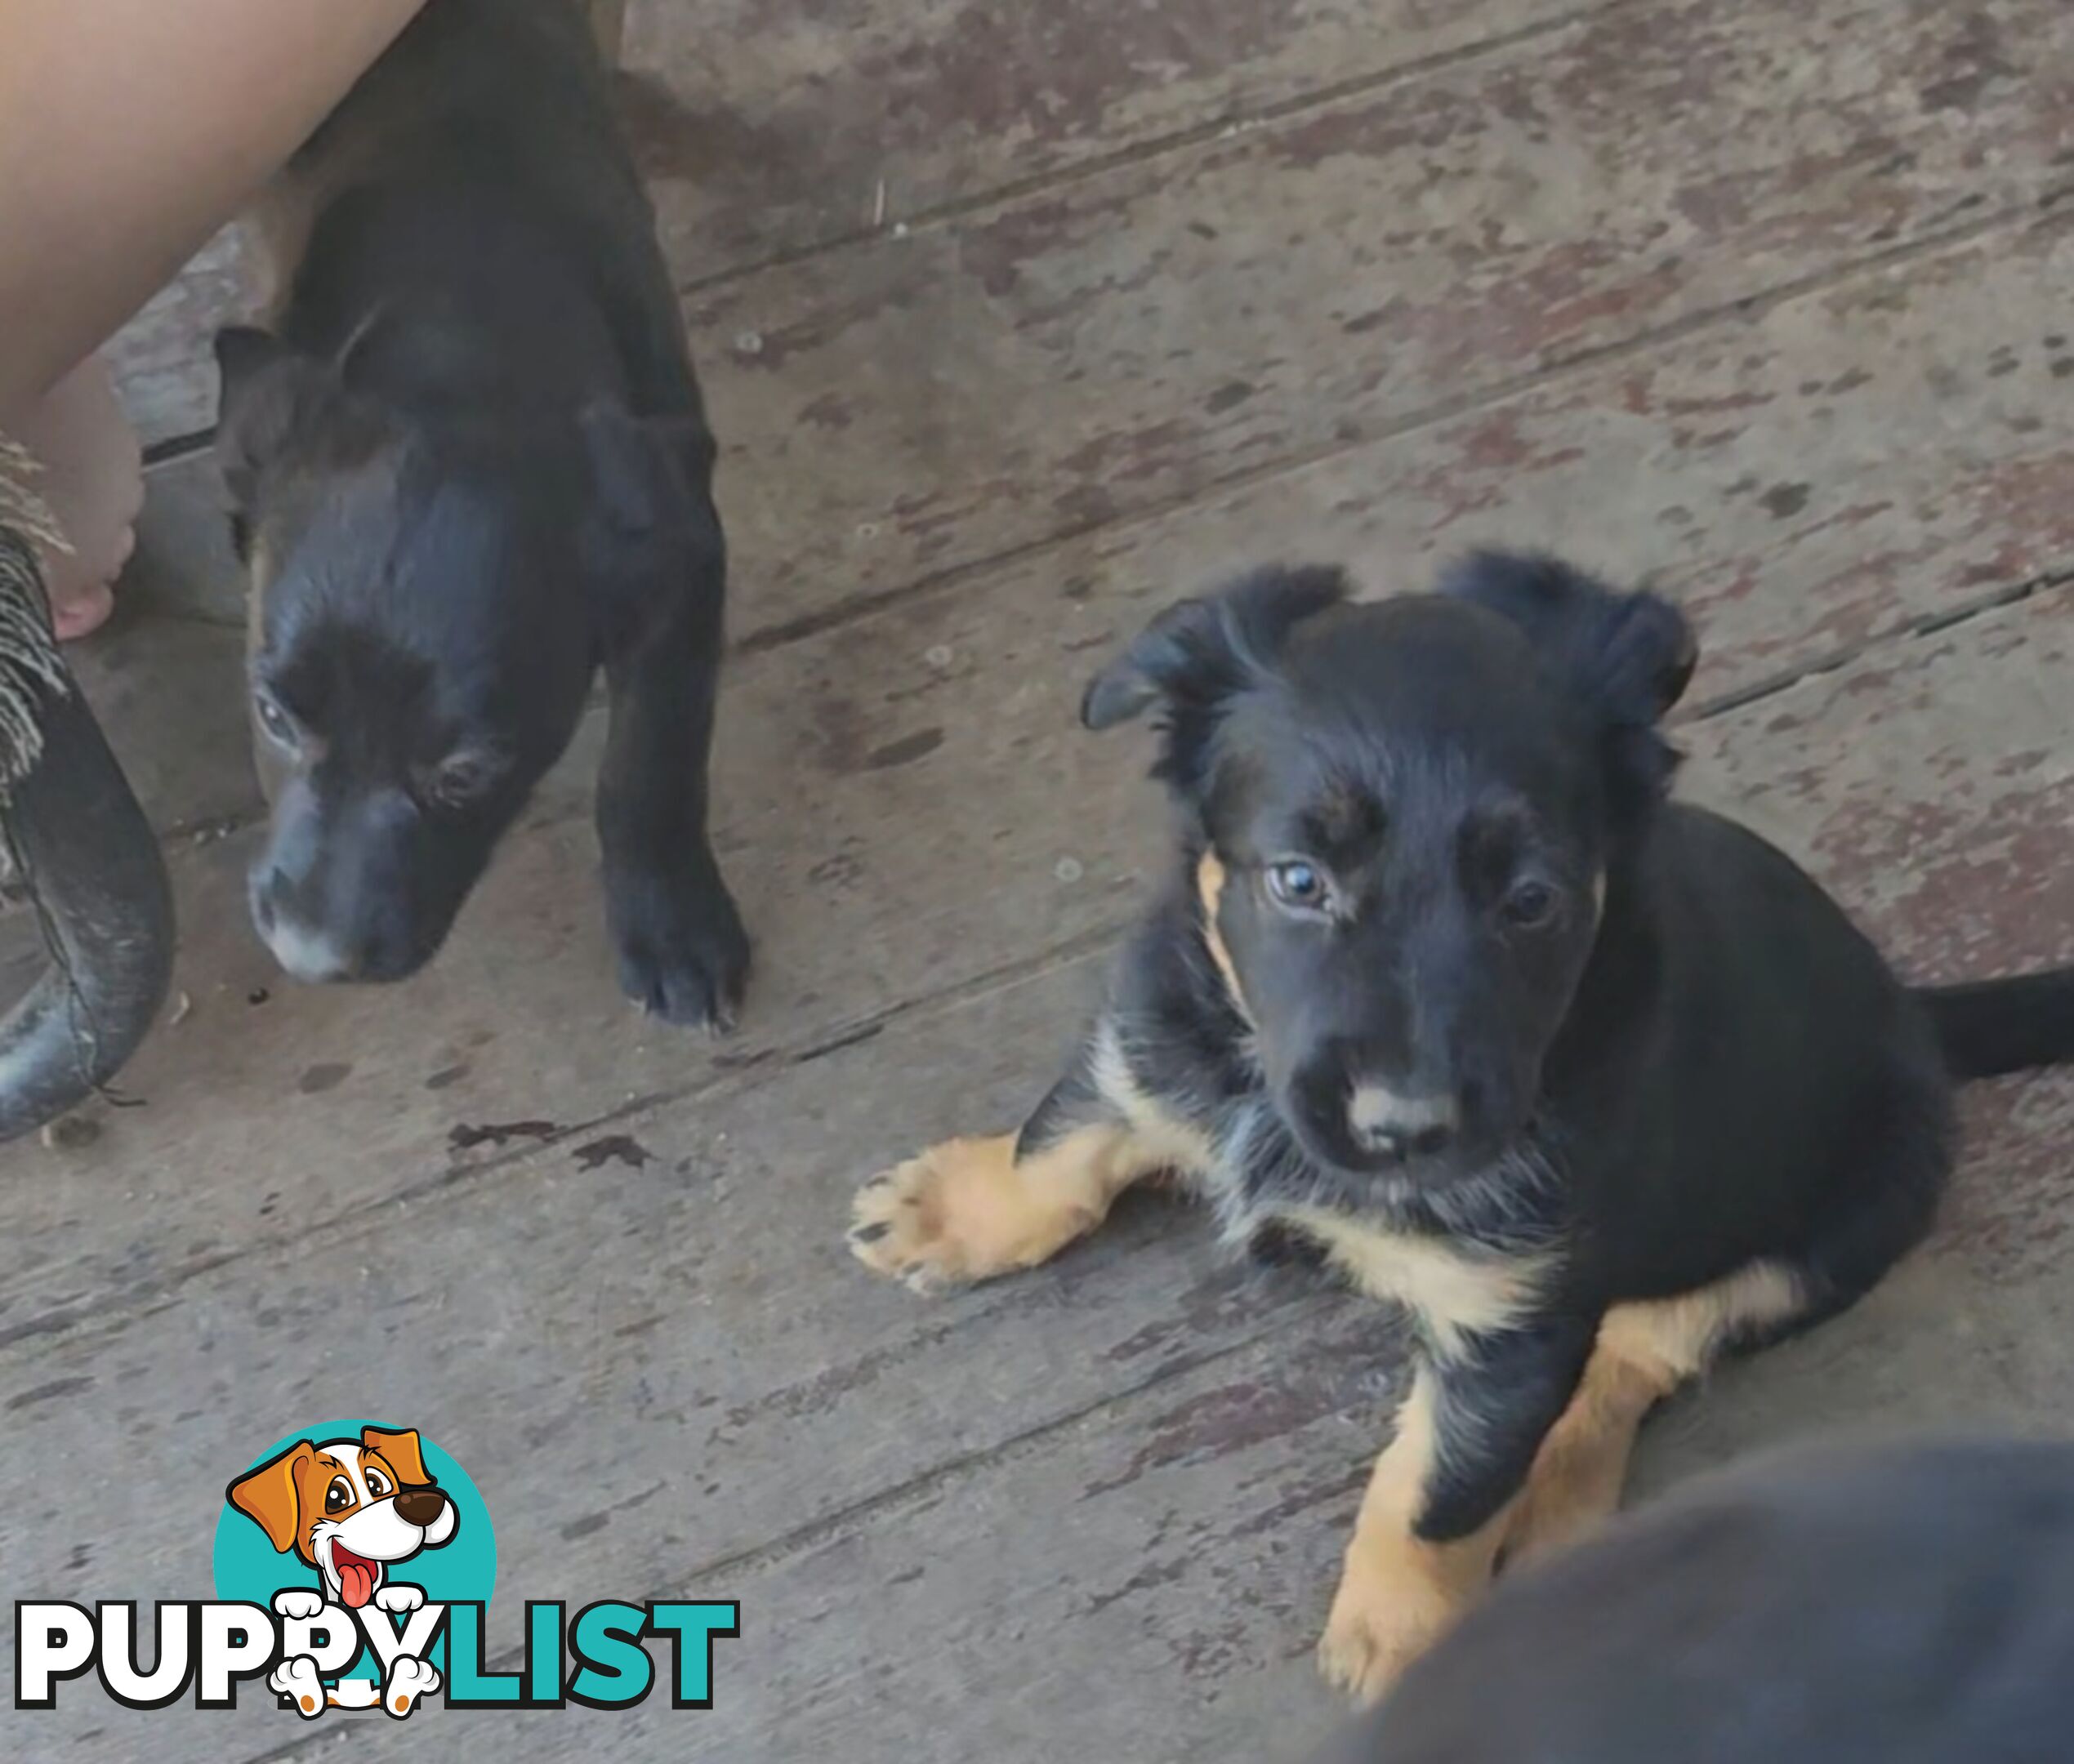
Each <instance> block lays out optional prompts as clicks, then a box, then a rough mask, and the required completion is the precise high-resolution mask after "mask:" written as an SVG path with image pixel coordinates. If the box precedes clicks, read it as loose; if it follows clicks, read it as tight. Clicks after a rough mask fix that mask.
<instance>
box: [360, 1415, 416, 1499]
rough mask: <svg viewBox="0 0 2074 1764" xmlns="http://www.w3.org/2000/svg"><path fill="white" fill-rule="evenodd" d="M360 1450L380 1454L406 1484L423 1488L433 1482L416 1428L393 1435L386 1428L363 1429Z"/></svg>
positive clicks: (405, 1429)
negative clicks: (427, 1469)
mask: <svg viewBox="0 0 2074 1764" xmlns="http://www.w3.org/2000/svg"><path fill="white" fill-rule="evenodd" d="M360 1448H361V1450H364V1451H371V1452H380V1453H381V1455H382V1456H383V1457H384V1458H386V1459H388V1460H389V1463H390V1468H393V1469H394V1470H395V1472H396V1474H397V1475H398V1476H399V1477H401V1478H402V1479H403V1480H404V1481H406V1482H410V1483H415V1484H417V1485H418V1486H423V1485H425V1484H426V1483H429V1482H430V1481H432V1480H433V1479H432V1478H431V1477H430V1476H428V1475H426V1470H425V1453H424V1450H423V1449H422V1448H421V1446H420V1445H419V1443H418V1438H417V1428H404V1431H403V1432H400V1433H392V1432H390V1431H389V1429H388V1428H378V1427H368V1428H361V1429H360Z"/></svg>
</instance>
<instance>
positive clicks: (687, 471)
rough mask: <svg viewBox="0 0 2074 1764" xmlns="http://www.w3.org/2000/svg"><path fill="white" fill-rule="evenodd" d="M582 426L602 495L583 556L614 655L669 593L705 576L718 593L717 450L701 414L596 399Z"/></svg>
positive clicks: (721, 545)
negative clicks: (645, 411)
mask: <svg viewBox="0 0 2074 1764" xmlns="http://www.w3.org/2000/svg"><path fill="white" fill-rule="evenodd" d="M580 430H581V435H582V444H583V450H584V453H585V455H586V457H587V461H588V463H589V466H590V471H591V486H592V492H593V493H592V496H591V506H590V513H589V518H588V519H587V522H586V523H585V525H584V528H583V530H582V535H581V542H582V555H583V563H584V568H585V572H586V574H587V576H588V577H589V578H590V579H591V581H592V582H593V583H594V584H595V585H596V586H597V587H598V588H599V590H600V597H601V604H600V608H599V611H600V618H601V620H602V621H603V630H602V635H603V637H604V647H605V648H606V650H607V652H608V653H612V652H614V651H617V650H618V649H621V648H624V647H625V646H626V645H627V644H630V643H631V642H633V641H635V640H636V639H637V638H638V636H639V635H640V632H641V630H644V629H645V626H646V625H647V622H648V621H649V617H650V616H651V614H652V613H653V610H654V608H655V607H656V605H657V604H658V599H659V598H660V597H661V596H662V595H667V594H675V593H677V592H680V591H681V590H682V587H683V585H684V584H685V582H687V581H694V582H695V581H698V578H699V577H701V576H702V575H704V576H710V577H711V578H712V580H713V582H714V585H715V587H716V590H717V586H718V580H719V577H720V574H721V573H722V572H723V571H724V570H725V567H726V552H725V541H723V539H722V537H721V534H720V519H719V517H718V515H716V513H715V512H714V509H713V504H712V497H711V493H710V490H709V486H710V484H711V479H712V470H713V459H714V453H715V448H714V445H713V438H712V434H711V431H710V430H707V427H706V425H705V424H704V423H703V422H702V421H700V420H699V419H698V418H697V417H695V416H636V415H635V414H634V413H633V412H631V411H629V410H627V408H625V407H624V406H623V405H619V404H616V403H595V404H592V405H591V406H589V407H588V408H587V409H586V410H585V411H584V412H583V414H582V418H581V419H580ZM712 598H713V600H714V603H715V608H716V612H717V607H718V601H719V596H718V594H717V592H716V593H715V594H714V595H713V597H712Z"/></svg>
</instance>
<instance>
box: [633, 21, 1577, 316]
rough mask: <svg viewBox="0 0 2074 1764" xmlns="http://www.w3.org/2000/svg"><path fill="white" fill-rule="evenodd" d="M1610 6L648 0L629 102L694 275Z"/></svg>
mask: <svg viewBox="0 0 2074 1764" xmlns="http://www.w3.org/2000/svg"><path fill="white" fill-rule="evenodd" d="M1602 3H1603V0H1602ZM1600 9H1601V7H1599V6H1595V5H1593V4H1591V3H1590V0H1584V3H1580V0H1471V3H1469V4H1465V5H1461V6H1456V7H1442V6H1435V5H1433V4H1431V3H1430V0H1380V3H1377V4H1372V5H1368V6H1363V7H1342V6H1336V5H1331V4H1328V3H1325V0H1295V3H1293V4H1289V5H1283V6H1276V7H1260V6H1256V5H1253V4H1250V3H1249V0H1159V3H1157V4H1156V5H1150V6H1129V7H1117V6H1108V5H1104V4H1101V3H1099V0H1069V3H1067V4H1064V5H1057V6H1049V7H1021V6H1017V5H1015V4H1013V3H1012V0H922V3H921V4H918V5H902V6H891V7H890V6H887V5H885V4H883V3H882V0H833V3H827V0H823V3H817V4H813V5H804V4H789V5H787V4H781V5H776V6H760V5H757V4H756V3H754V0H725V3H724V4H720V5H716V6H711V5H709V6H700V7H688V6H681V5H669V4H661V3H654V0H651V3H649V4H648V5H645V6H643V5H636V7H634V9H633V11H632V13H631V16H630V18H629V20H628V30H627V67H628V69H629V71H630V73H631V74H632V75H633V78H631V80H630V81H628V82H627V83H626V85H625V86H624V87H622V91H623V93H624V96H625V98H626V100H627V103H626V108H625V113H624V114H625V115H626V118H627V124H628V127H629V129H630V131H631V135H632V136H633V140H634V143H635V147H636V155H637V158H639V160H640V164H641V167H642V169H643V171H645V174H646V176H648V178H649V183H650V185H651V188H652V189H653V192H654V196H655V201H656V205H657V208H658V212H659V214H660V216H661V219H662V229H663V239H664V243H665V245H666V247H667V249H668V252H669V256H670V259H671V262H672V263H673V264H674V265H676V268H677V270H678V273H679V274H680V275H682V276H684V277H685V278H696V277H699V276H702V275H707V274H711V273H713V272H714V271H715V270H718V269H725V268H727V267H729V266H730V265H737V264H741V263H744V262H749V261H756V260H758V259H761V258H765V257H769V256H777V255H779V254H781V253H787V252H798V251H800V250H802V249H804V248H805V247H810V246H812V245H814V244H817V243H822V242H824V241H827V240H829V239H832V238H844V237H846V236H849V235H852V234H861V233H866V232H871V231H878V230H882V229H886V228H890V227H891V226H894V225H899V224H900V223H902V222H904V221H908V220H912V219H914V218H915V217H916V216H918V215H921V214H924V213H926V212H930V211H931V210H934V209H938V208H940V207H943V206H944V205H946V204H951V203H969V202H971V201H973V200H975V199H977V198H982V197H983V196H984V195H985V194H987V193H988V192H990V191H993V190H997V189H1001V188H1003V187H1007V186H1013V187H1017V188H1021V187H1025V186H1028V185H1033V184H1036V183H1039V182H1042V181H1045V180H1050V179H1055V178H1057V177H1059V176H1061V175H1062V174H1064V173H1068V172H1071V171H1074V170H1076V169H1077V168H1080V167H1085V166H1086V165H1088V164H1090V163H1100V162H1102V161H1104V160H1106V159H1108V158H1113V157H1116V156H1118V155H1122V154H1128V153H1131V152H1133V151H1136V152H1141V153H1142V152H1144V150H1145V149H1147V147H1148V146H1149V145H1150V144H1152V143H1154V142H1157V141H1159V140H1162V139H1164V138H1166V137H1170V136H1175V135H1176V134H1180V133H1184V132H1186V131H1192V130H1198V129H1202V128H1203V127H1206V126H1215V124H1217V123H1219V122H1224V121H1226V120H1229V119H1235V118H1241V117H1245V116H1251V115H1257V114H1260V113H1262V112H1264V111H1272V110H1274V109H1278V107H1281V106H1283V105H1289V104H1291V103H1292V102H1295V101H1300V100H1305V99H1306V98H1309V97H1313V96H1317V95H1319V94H1322V93H1330V92H1332V91H1341V90H1345V89H1346V88H1347V87H1358V86H1360V85H1363V84H1367V83H1382V82H1386V81H1387V80H1389V78H1390V77H1391V75H1392V74H1393V73H1396V72H1398V71H1399V70H1403V69H1414V68H1416V67H1417V66H1419V65H1421V64H1422V63H1425V62H1429V61H1432V60H1437V59H1444V58H1448V57H1452V56H1459V55H1462V54H1464V53H1465V52H1467V51H1474V50H1477V49H1479V48H1483V47H1487V46H1491V45H1493V44H1496V45H1504V44H1506V43H1510V42H1513V41H1515V40H1518V39H1520V38H1530V39H1531V38H1536V37H1538V36H1540V35H1542V34H1545V33H1549V32H1550V31H1552V30H1554V29H1556V28H1558V27H1559V25H1561V24H1562V23H1563V21H1564V20H1567V19H1569V18H1572V17H1574V16H1580V15H1581V14H1583V13H1586V12H1589V11H1595V10H1600Z"/></svg>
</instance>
